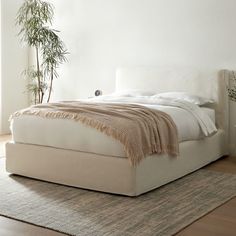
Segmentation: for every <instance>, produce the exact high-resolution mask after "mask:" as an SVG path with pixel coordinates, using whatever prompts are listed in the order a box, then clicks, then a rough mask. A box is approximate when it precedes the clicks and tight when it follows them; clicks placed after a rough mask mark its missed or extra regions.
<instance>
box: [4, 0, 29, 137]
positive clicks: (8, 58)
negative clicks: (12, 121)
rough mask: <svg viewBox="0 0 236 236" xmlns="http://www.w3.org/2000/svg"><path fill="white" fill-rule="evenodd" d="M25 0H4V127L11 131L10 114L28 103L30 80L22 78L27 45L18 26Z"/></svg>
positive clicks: (5, 129)
mask: <svg viewBox="0 0 236 236" xmlns="http://www.w3.org/2000/svg"><path fill="white" fill-rule="evenodd" d="M21 3H22V0H1V87H0V88H1V90H0V92H1V112H0V117H1V118H0V119H1V131H0V133H8V132H9V122H8V119H9V116H10V114H12V113H13V112H14V111H16V110H18V109H21V108H24V107H26V106H28V96H27V94H26V93H24V92H25V90H26V81H24V80H23V79H22V78H21V73H22V71H23V70H24V69H25V68H26V66H27V64H28V54H27V49H26V48H22V46H20V41H19V38H18V37H17V29H16V27H15V16H16V12H17V10H18V8H19V6H20V4H21Z"/></svg>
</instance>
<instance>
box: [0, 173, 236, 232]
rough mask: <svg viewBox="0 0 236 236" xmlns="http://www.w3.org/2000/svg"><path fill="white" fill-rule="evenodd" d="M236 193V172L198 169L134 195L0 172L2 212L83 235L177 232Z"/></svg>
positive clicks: (9, 215)
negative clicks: (103, 191) (149, 190)
mask: <svg viewBox="0 0 236 236" xmlns="http://www.w3.org/2000/svg"><path fill="white" fill-rule="evenodd" d="M234 196H236V175H231V174H224V173H220V172H213V171H208V170H199V171H197V172H195V173H193V174H190V175H188V176H185V177H183V178H182V179H179V180H177V181H174V182H172V183H170V184H168V185H166V186H164V187H161V188H159V189H157V190H154V191H151V192H149V193H147V194H144V195H141V196H139V197H136V198H131V197H123V196H118V195H112V194H105V193H99V192H93V191H87V190H82V189H77V188H71V187H66V186H62V185H57V184H51V183H46V182H42V181H37V180H32V179H28V178H24V177H19V176H8V175H6V174H4V173H2V174H1V175H0V215H3V216H7V217H10V218H14V219H18V220H21V221H25V222H28V223H31V224H35V225H39V226H42V227H46V228H50V229H53V230H56V231H60V232H64V233H67V234H69V235H79V236H131V235H132V236H134V235H135V236H139V235H140V236H141V235H142V236H144V235H145V236H154V235H158V236H161V235H164V236H168V235H173V234H175V233H177V232H178V231H179V230H181V229H183V228H184V227H185V226H187V225H189V224H190V223H192V222H193V221H195V220H196V219H198V218H200V217H201V216H203V215H205V214H206V213H208V212H210V211H211V210H213V209H215V208H216V207H218V206H220V205H222V204H223V203H225V202H226V201H228V200H229V199H231V198H232V197H234Z"/></svg>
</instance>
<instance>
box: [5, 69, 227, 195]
mask: <svg viewBox="0 0 236 236" xmlns="http://www.w3.org/2000/svg"><path fill="white" fill-rule="evenodd" d="M230 76H232V75H231V72H230V71H227V70H221V71H216V70H206V69H205V70H201V71H199V70H196V69H193V68H173V67H171V68H170V67H168V68H167V67H165V68H164V67H159V68H157V67H155V68H150V67H148V68H145V67H136V68H119V69H118V70H117V73H116V91H123V90H127V89H142V90H143V89H144V90H145V89H147V90H148V89H150V88H155V90H156V91H157V92H169V91H180V92H189V93H192V94H198V95H200V96H203V97H208V98H211V99H213V100H214V101H215V103H214V104H213V105H209V106H208V107H205V108H203V109H205V112H206V113H208V114H209V115H210V116H211V117H212V118H211V119H215V123H216V126H217V132H216V133H215V134H214V135H212V136H210V137H206V138H202V139H196V138H193V139H192V140H189V139H187V141H186V139H184V138H182V139H181V140H180V144H179V147H180V155H179V157H176V158H175V157H171V156H168V155H159V156H158V157H157V156H156V154H153V155H150V156H148V157H146V158H145V159H144V160H142V161H141V163H139V165H136V166H132V165H131V164H130V162H129V160H128V159H127V158H126V156H125V153H124V152H123V149H122V146H121V144H120V143H118V142H117V141H116V140H113V139H111V138H109V137H106V135H104V134H102V133H98V132H95V131H94V130H93V129H88V128H86V129H84V126H83V125H81V124H77V125H76V127H75V126H74V125H72V123H71V121H66V120H64V121H61V120H57V121H56V122H55V121H50V120H49V121H47V123H45V120H44V119H42V118H41V119H40V118H38V119H32V118H31V119H29V118H28V120H27V117H23V118H22V119H18V120H17V122H16V121H15V122H14V127H13V128H12V130H13V141H12V142H9V143H7V144H6V169H7V171H8V172H9V173H13V174H17V175H22V176H27V177H31V178H35V179H40V180H45V181H50V182H55V183H59V184H65V185H69V186H74V187H80V188H85V189H91V190H97V191H103V192H109V193H115V194H122V195H128V196H138V195H140V194H142V193H145V192H147V191H150V190H152V189H155V188H157V187H159V186H161V185H164V184H166V183H168V182H170V181H173V180H175V179H177V178H180V177H182V176H184V175H186V174H189V173H191V172H193V171H195V170H197V169H199V168H201V167H203V166H205V165H207V164H209V163H210V162H212V161H215V160H217V159H218V158H220V157H222V156H224V155H227V154H228V133H229V132H228V125H229V122H228V96H227V85H228V82H229V79H230ZM163 78H165V79H163ZM212 111H214V114H213V113H212ZM29 127H30V130H31V132H27V130H29ZM57 127H61V128H60V129H58V128H57ZM42 129H43V132H41V131H42ZM76 129H78V130H76ZM75 133H76V134H80V135H76V136H75V135H74V134H75ZM35 134H36V135H35ZM52 137H54V138H52Z"/></svg>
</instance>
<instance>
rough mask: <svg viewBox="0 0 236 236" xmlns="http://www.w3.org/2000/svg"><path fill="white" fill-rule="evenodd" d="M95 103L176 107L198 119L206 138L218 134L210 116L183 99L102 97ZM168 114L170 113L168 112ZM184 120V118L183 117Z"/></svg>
mask: <svg viewBox="0 0 236 236" xmlns="http://www.w3.org/2000/svg"><path fill="white" fill-rule="evenodd" d="M92 100H93V101H95V102H96V101H99V102H116V103H117V102H119V103H136V104H141V105H144V106H147V107H151V108H153V109H159V106H165V107H175V108H177V107H178V108H181V109H182V110H185V111H187V112H189V113H190V114H191V115H192V118H193V119H194V118H195V119H196V120H197V122H198V124H199V126H200V128H201V130H202V133H203V134H204V135H205V136H209V135H211V134H212V133H214V132H216V131H217V129H216V126H215V124H214V122H213V121H212V120H211V119H210V117H209V115H207V114H206V113H205V112H204V111H203V110H202V109H201V108H200V107H199V106H197V105H195V104H193V103H190V102H187V101H184V100H181V99H174V98H168V99H164V98H158V97H155V96H137V97H122V96H118V97H117V96H112V95H107V96H101V97H97V98H94V99H92ZM167 113H168V112H167ZM183 118H184V117H183Z"/></svg>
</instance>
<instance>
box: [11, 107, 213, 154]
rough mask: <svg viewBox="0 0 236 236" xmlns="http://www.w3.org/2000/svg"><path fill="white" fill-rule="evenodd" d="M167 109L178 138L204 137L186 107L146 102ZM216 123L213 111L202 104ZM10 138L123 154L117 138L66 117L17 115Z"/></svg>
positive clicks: (96, 151)
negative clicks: (175, 127)
mask: <svg viewBox="0 0 236 236" xmlns="http://www.w3.org/2000/svg"><path fill="white" fill-rule="evenodd" d="M148 106H150V107H152V108H154V109H159V110H161V111H164V112H166V113H168V114H169V115H170V116H171V117H172V119H173V120H174V122H175V124H176V126H177V129H178V137H179V142H183V141H187V140H196V139H200V138H202V137H203V134H202V131H201V129H200V126H199V124H198V122H197V120H195V118H194V117H193V116H192V115H191V114H190V113H189V112H188V111H186V110H183V109H181V108H177V107H168V106H160V105H148ZM201 109H202V110H204V113H206V114H208V115H209V117H210V118H211V119H212V121H213V122H214V123H215V111H214V110H213V109H210V108H201ZM11 130H12V135H13V141H14V142H17V143H27V144H35V145H43V146H49V147H57V148H63V149H69V150H76V151H82V152H89V153H97V154H102V155H109V156H118V157H125V156H126V155H125V153H124V150H123V146H122V144H121V143H119V142H118V141H117V140H115V139H113V138H111V137H108V136H107V135H105V134H103V133H100V132H99V131H97V130H96V129H93V128H91V127H88V126H85V125H83V124H81V123H79V122H75V121H72V120H65V119H45V118H41V117H38V116H27V115H24V116H20V117H16V118H14V119H13V120H12V123H11Z"/></svg>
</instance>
